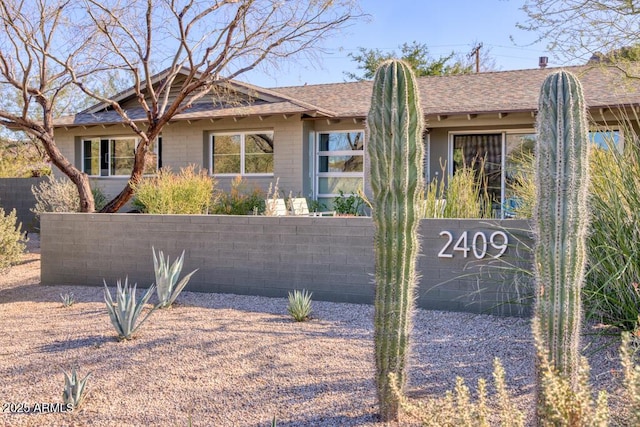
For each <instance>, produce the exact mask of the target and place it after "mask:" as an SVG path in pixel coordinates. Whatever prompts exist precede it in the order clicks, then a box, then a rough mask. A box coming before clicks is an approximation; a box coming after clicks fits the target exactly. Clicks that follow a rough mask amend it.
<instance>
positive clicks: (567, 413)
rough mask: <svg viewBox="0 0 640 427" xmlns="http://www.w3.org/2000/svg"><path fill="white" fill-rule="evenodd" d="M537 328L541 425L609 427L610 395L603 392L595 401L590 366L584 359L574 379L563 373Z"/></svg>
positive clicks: (582, 358) (535, 330) (539, 415)
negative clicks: (549, 354) (550, 356)
mask: <svg viewBox="0 0 640 427" xmlns="http://www.w3.org/2000/svg"><path fill="white" fill-rule="evenodd" d="M538 328H539V327H536V326H534V336H535V342H536V350H537V353H538V358H537V359H536V360H537V362H538V375H539V379H538V381H539V387H538V404H537V406H538V417H539V420H540V424H539V425H541V426H549V427H551V426H587V425H588V426H606V425H607V423H608V419H609V408H608V406H607V393H606V392H604V391H601V392H600V393H599V394H598V398H597V400H595V401H594V400H593V397H592V396H593V394H592V392H591V386H590V384H589V364H588V363H587V359H586V358H584V357H581V358H580V365H579V366H578V369H577V372H574V378H575V379H576V380H575V381H572V380H573V379H574V378H571V377H568V376H567V375H566V374H565V373H563V372H560V371H559V370H558V369H556V368H555V367H554V366H552V364H551V363H550V361H549V359H548V358H547V357H546V356H547V350H546V349H545V348H544V346H542V345H541V342H542V340H541V338H540V337H539V332H538Z"/></svg>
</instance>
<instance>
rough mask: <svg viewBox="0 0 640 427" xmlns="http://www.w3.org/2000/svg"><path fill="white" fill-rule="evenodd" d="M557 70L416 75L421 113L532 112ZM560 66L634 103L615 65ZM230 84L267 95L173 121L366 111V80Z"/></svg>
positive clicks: (87, 115) (639, 84)
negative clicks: (271, 85) (545, 82)
mask: <svg viewBox="0 0 640 427" xmlns="http://www.w3.org/2000/svg"><path fill="white" fill-rule="evenodd" d="M558 69H559V68H546V69H532V70H516V71H498V72H488V73H478V74H464V75H456V76H430V77H421V78H419V79H418V87H419V89H420V95H421V102H422V107H423V111H424V114H425V115H427V116H429V115H457V114H483V113H495V112H497V113H509V112H529V111H531V112H533V111H536V110H537V108H538V94H539V90H540V86H541V84H542V81H543V80H544V78H545V77H546V76H547V75H548V74H550V73H552V72H554V71H557V70H558ZM564 69H566V70H568V71H571V72H573V73H574V74H576V75H577V76H578V77H579V78H580V80H581V82H582V85H583V88H584V92H585V99H586V102H587V105H588V106H589V107H590V108H605V107H614V106H622V105H640V80H639V79H629V78H625V76H624V73H623V72H622V71H620V70H619V69H616V68H611V67H602V66H580V67H565V68H564ZM635 75H638V73H635ZM234 84H238V85H239V86H245V87H246V88H248V89H251V90H252V91H258V92H262V93H264V94H265V95H268V98H269V99H266V100H265V99H256V100H254V101H253V102H251V103H250V104H248V105H243V106H238V105H233V106H229V107H223V106H221V105H220V104H219V103H214V102H203V103H199V104H195V105H194V106H193V107H191V108H190V109H189V110H187V111H185V112H184V113H181V114H179V115H177V116H176V117H174V120H196V119H205V118H223V117H238V116H258V115H267V114H303V115H308V116H314V117H315V116H321V117H336V118H340V117H344V118H351V117H365V116H366V115H367V112H368V110H369V104H370V97H371V89H372V85H373V83H372V82H371V81H364V82H349V83H333V84H320V85H305V86H291V87H280V88H272V89H262V88H258V87H256V86H252V85H248V84H245V83H239V82H237V83H234ZM278 98H279V99H278ZM127 112H128V114H129V117H131V118H133V119H134V120H145V119H146V117H145V115H144V112H143V111H142V109H141V108H134V109H131V110H128V111H127ZM119 122H121V119H120V117H119V116H118V115H117V113H115V112H114V111H104V110H103V111H98V109H96V108H92V109H91V110H90V111H85V112H83V113H79V114H76V115H73V116H66V117H62V118H60V119H58V120H56V125H59V126H77V125H83V126H86V125H93V124H111V123H119Z"/></svg>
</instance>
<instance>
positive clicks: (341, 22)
mask: <svg viewBox="0 0 640 427" xmlns="http://www.w3.org/2000/svg"><path fill="white" fill-rule="evenodd" d="M85 5H86V11H87V13H88V16H90V18H91V19H92V20H93V23H94V25H95V27H96V28H97V29H98V31H99V33H100V35H99V37H95V38H94V40H93V43H94V44H96V47H95V48H94V49H93V50H94V51H96V52H109V55H108V58H100V60H101V61H103V62H104V61H105V60H106V59H108V61H109V62H110V63H111V64H112V66H113V67H115V68H118V69H120V70H122V71H123V72H124V73H125V74H126V75H128V76H129V78H130V79H131V80H132V81H133V82H134V84H133V93H134V96H135V98H136V99H137V102H138V106H139V107H140V108H142V110H143V112H144V115H145V120H144V122H141V121H137V120H134V119H132V118H131V117H129V116H128V114H127V111H126V110H125V109H124V108H122V106H121V105H120V104H119V103H118V102H116V101H115V100H112V99H109V98H107V97H104V96H101V95H100V94H99V93H96V91H95V90H94V89H93V88H92V86H91V85H87V84H85V79H83V77H82V73H81V72H80V71H78V70H77V69H76V68H75V67H74V64H72V63H69V62H63V61H60V64H61V65H64V66H65V68H66V69H67V71H68V72H69V74H70V75H71V77H72V79H73V81H74V82H75V83H76V84H77V85H78V86H79V87H80V88H81V89H82V90H83V91H84V92H85V93H87V94H88V95H90V96H92V97H94V98H96V99H98V100H99V101H101V102H104V103H105V105H107V106H109V107H110V108H112V109H113V110H114V111H116V112H117V113H118V114H119V115H120V116H121V117H122V120H123V123H124V124H125V125H127V126H128V127H129V128H130V129H131V130H132V132H133V133H134V134H135V135H136V136H137V137H138V138H139V141H140V142H139V144H138V146H137V148H136V151H135V160H134V165H133V171H132V173H131V178H130V180H129V183H128V184H127V185H126V186H125V188H124V189H123V190H122V191H121V192H120V194H119V195H117V196H116V197H115V198H114V199H113V200H111V201H110V202H109V203H108V204H107V205H106V206H105V208H104V209H103V212H113V211H116V210H118V209H119V208H120V207H121V206H123V205H124V204H125V203H126V202H127V201H128V200H129V199H130V198H131V197H132V195H133V191H132V187H131V184H132V183H137V182H138V181H139V180H140V179H141V178H142V173H143V170H144V162H145V158H146V157H148V156H146V153H147V152H148V150H149V147H150V144H151V142H152V141H154V140H155V139H156V138H157V137H158V136H159V135H160V133H161V131H162V128H163V127H164V126H165V125H166V124H167V123H168V122H169V121H170V120H171V119H172V118H173V117H175V116H176V115H177V114H179V113H181V112H184V111H185V110H188V109H189V108H190V107H191V106H192V105H193V103H195V102H196V101H198V100H199V99H201V98H202V97H204V96H214V95H212V94H213V93H215V91H216V90H217V89H221V88H222V89H224V85H225V83H227V82H229V81H230V80H231V79H234V78H236V77H238V76H240V75H241V74H243V73H246V72H247V71H249V70H252V69H254V68H256V67H257V66H259V65H277V62H278V61H281V60H283V59H284V58H289V57H294V56H297V55H300V54H304V53H309V52H311V51H312V50H313V48H315V47H317V46H319V43H320V42H321V41H322V40H323V39H324V38H325V37H327V36H329V35H331V34H332V33H335V32H336V31H337V30H339V29H341V28H343V27H345V26H346V25H348V24H349V23H350V22H351V21H352V20H353V19H354V18H357V17H358V16H359V15H358V12H357V5H356V4H355V3H354V2H353V1H352V0H306V1H304V0H301V1H289V0H217V1H210V0H209V1H203V0H185V1H181V0H147V1H146V2H139V1H133V0H128V1H123V0H111V1H109V0H107V1H102V0H101V1H98V0H85ZM161 68H164V71H163V72H162V73H161V74H160V75H158V70H159V69H161ZM158 76H161V78H160V79H158ZM176 86H177V87H178V90H176V89H175V87H176Z"/></svg>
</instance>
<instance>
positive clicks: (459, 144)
mask: <svg viewBox="0 0 640 427" xmlns="http://www.w3.org/2000/svg"><path fill="white" fill-rule="evenodd" d="M453 148H454V152H455V151H456V150H461V151H462V161H463V162H464V164H462V165H461V164H455V167H456V168H457V167H464V166H466V167H470V168H473V169H474V170H476V171H480V170H482V171H483V177H484V178H483V180H482V181H483V182H482V186H483V187H485V186H486V187H485V188H484V189H485V190H486V191H488V193H489V196H490V197H491V198H492V200H495V201H500V197H501V196H500V193H501V180H502V135H501V134H484V135H455V136H454V138H453ZM483 165H484V168H482V166H483ZM454 172H455V169H454Z"/></svg>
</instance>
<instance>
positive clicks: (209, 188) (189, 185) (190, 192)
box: [132, 165, 216, 214]
mask: <svg viewBox="0 0 640 427" xmlns="http://www.w3.org/2000/svg"><path fill="white" fill-rule="evenodd" d="M215 184H216V182H215V180H214V179H213V178H212V177H210V176H209V175H207V173H206V171H200V172H196V170H195V166H194V165H191V166H188V167H186V168H182V169H180V172H178V173H177V174H174V173H172V172H171V169H170V168H163V169H161V170H160V171H158V174H157V175H156V176H155V177H153V178H145V179H143V180H141V181H140V182H139V183H138V184H133V183H132V188H133V191H134V193H135V196H134V201H133V204H134V206H136V207H138V208H140V210H141V211H142V212H145V213H150V214H207V213H209V210H210V208H211V205H212V202H213V191H214V187H215Z"/></svg>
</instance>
